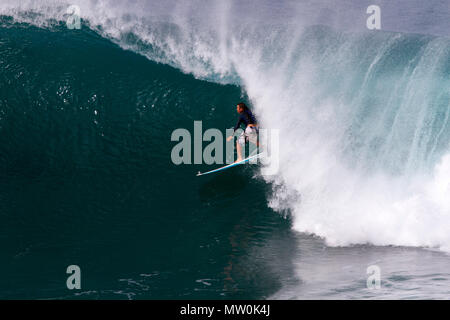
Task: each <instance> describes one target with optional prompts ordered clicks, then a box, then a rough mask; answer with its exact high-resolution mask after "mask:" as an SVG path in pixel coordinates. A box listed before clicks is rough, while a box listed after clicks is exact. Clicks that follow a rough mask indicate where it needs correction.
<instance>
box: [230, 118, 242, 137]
mask: <svg viewBox="0 0 450 320" xmlns="http://www.w3.org/2000/svg"><path fill="white" fill-rule="evenodd" d="M242 121H243V120H242V117H239V119H238V122H237V123H236V125H235V126H234V128H233V130H234V131H233V132H236V130H237V129H239V127H240V126H241V123H242ZM233 136H234V134H233V135H232V136H229V137H228V138H227V141H230V140H231V139H233Z"/></svg>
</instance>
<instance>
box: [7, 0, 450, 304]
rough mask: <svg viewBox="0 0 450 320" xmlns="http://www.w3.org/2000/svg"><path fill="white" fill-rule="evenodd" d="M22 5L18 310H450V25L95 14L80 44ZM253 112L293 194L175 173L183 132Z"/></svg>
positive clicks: (236, 171) (124, 10)
mask: <svg viewBox="0 0 450 320" xmlns="http://www.w3.org/2000/svg"><path fill="white" fill-rule="evenodd" d="M344 2H345V4H346V5H350V4H352V2H351V1H344ZM434 2H435V3H434V8H445V1H444V2H440V1H434ZM5 3H6V4H4V5H3V6H0V9H1V11H0V14H3V15H2V16H0V273H1V274H2V275H4V276H3V277H1V278H0V298H1V299H17V298H31V299H77V298H87V299H106V298H113V299H162V298H167V299H174V298H177V299H227V298H228V299H242V298H247V299H265V298H275V299H308V298H316V299H329V298H331V299H336V298H337V299H346V298H357V299H366V298H373V299H385V298H393V299H397V298H402V299H414V298H425V299H429V298H436V299H442V298H448V296H449V294H450V291H449V289H448V288H449V285H450V271H449V268H448V266H449V265H450V258H449V257H448V252H450V238H449V235H450V203H449V201H448V194H449V192H450V187H449V179H448V177H449V173H450V156H449V155H448V154H449V148H450V124H449V119H450V104H449V100H450V92H449V91H448V88H449V86H450V82H449V81H450V80H449V79H450V78H449V75H450V59H449V57H450V42H449V39H448V34H447V33H446V31H445V30H447V31H448V28H447V29H446V26H447V24H446V23H448V21H449V20H448V19H445V18H446V17H447V12H445V11H443V10H436V11H433V10H431V9H430V7H428V5H426V4H419V3H417V4H416V5H417V6H414V5H411V6H410V7H408V8H407V9H408V10H406V12H408V19H406V18H405V17H403V16H401V15H400V16H401V17H402V18H401V19H399V20H395V19H390V20H389V19H388V20H387V21H386V25H387V26H388V27H389V28H388V30H387V31H383V32H379V33H368V32H367V30H361V28H359V29H358V28H354V27H352V26H350V25H349V24H347V23H345V21H348V19H349V18H352V17H355V19H356V17H357V14H358V12H359V11H360V9H361V6H362V5H361V4H360V3H359V2H358V3H353V4H352V5H351V10H348V11H346V10H344V11H339V10H337V9H336V8H327V5H326V2H322V1H319V2H317V3H316V4H312V3H309V2H307V1H306V2H302V3H301V5H300V4H296V3H293V2H289V1H287V2H285V3H284V2H283V5H279V6H276V7H273V5H271V4H270V3H265V2H264V4H261V6H260V10H259V11H254V10H252V8H251V6H250V4H247V5H248V6H249V7H247V5H245V4H242V7H241V5H240V4H237V3H234V2H230V3H229V5H228V6H227V5H223V4H209V5H208V6H201V5H200V6H199V4H198V3H193V4H192V7H189V6H186V5H183V4H178V5H177V6H176V8H175V9H176V10H174V11H173V12H172V11H171V10H172V9H171V7H170V8H169V9H170V10H169V9H168V8H167V7H165V5H163V4H161V3H160V4H159V5H156V4H155V3H151V2H142V3H141V2H139V1H137V2H134V3H133V4H130V5H129V7H120V6H119V7H118V9H117V10H111V8H100V7H99V6H100V5H101V4H99V3H96V2H91V1H88V0H86V1H82V2H81V9H82V17H83V20H82V26H83V27H82V28H81V29H80V30H69V29H68V28H67V27H66V25H65V23H64V22H63V21H64V20H65V16H64V12H65V7H64V6H63V7H62V9H61V7H58V6H56V7H54V11H52V10H51V9H49V8H53V7H52V5H51V1H48V3H47V2H45V4H46V5H48V7H47V6H44V5H43V3H44V2H42V3H40V4H36V6H35V7H32V8H31V9H30V8H21V10H22V11H21V10H16V11H14V10H13V11H10V9H9V7H8V6H12V7H13V8H14V6H15V4H14V2H11V3H9V2H5ZM56 3H58V4H60V2H58V1H56ZM384 3H385V2H383V1H380V4H384ZM138 4H139V5H141V6H142V7H144V8H147V6H148V8H151V9H152V10H151V11H150V10H149V11H148V12H147V11H146V10H142V8H140V7H139V5H138ZM40 5H42V7H41V6H40ZM136 6H137V7H138V8H137V7H136ZM362 7H364V6H362ZM195 8H197V10H195ZM44 9H45V10H44ZM100 9H101V10H100ZM294 9H295V10H294ZM390 9H392V10H391V11H390V12H391V13H390V15H391V16H392V15H393V13H392V12H396V13H399V12H405V11H402V10H400V9H401V6H399V7H395V6H394V7H391V8H390ZM333 10H335V11H336V10H337V13H338V16H340V15H343V16H344V17H345V19H344V20H343V21H342V23H337V21H336V20H329V19H328V18H329V17H330V15H331V16H333V12H334V11H333ZM430 10H431V11H430ZM168 11H169V12H170V13H168ZM423 12H428V14H429V15H430V16H431V17H434V19H431V20H426V19H425V20H424V19H423V18H422V16H423V15H421V13H423ZM150 13H151V14H150ZM204 13H208V15H207V16H208V17H209V18H208V19H200V20H196V18H198V16H200V17H201V18H202V17H203V18H204V17H205V15H203V14H204ZM240 13H241V14H243V13H247V14H248V16H247V19H246V20H245V24H243V25H238V24H235V23H233V22H232V21H233V19H231V17H232V16H233V15H239V14H240ZM334 13H336V12H334ZM296 14H299V15H301V14H303V15H305V16H307V17H309V20H308V19H306V18H305V19H306V20H308V21H309V24H305V23H304V21H300V20H299V19H297V16H296ZM186 17H190V18H186ZM411 17H412V18H411ZM280 18H283V19H280ZM358 19H360V20H361V21H364V19H363V18H357V19H356V20H355V21H359V20H358ZM306 20H305V21H306ZM327 21H328V24H329V25H326V24H327V23H326V22H327ZM318 22H320V24H319V25H317V24H316V23H318ZM400 22H402V23H400ZM252 25H253V27H252ZM420 26H421V27H420ZM355 29H356V30H355ZM362 29H364V28H362ZM419 31H420V32H419ZM239 101H246V102H248V103H249V105H251V107H252V109H253V110H254V111H255V113H256V114H257V116H258V118H259V119H260V120H261V123H262V124H263V126H264V127H266V128H274V129H280V132H281V140H280V154H279V158H280V168H279V170H278V171H277V173H276V174H274V175H272V176H264V175H262V174H261V171H260V169H261V166H260V165H251V166H240V167H236V168H233V169H230V170H227V171H226V172H224V173H222V174H215V175H208V176H205V177H196V176H195V175H196V173H197V172H198V171H202V172H203V171H207V170H211V169H213V168H215V167H216V166H215V165H211V166H209V165H205V164H202V165H178V166H177V165H174V164H173V162H172V160H171V157H170V154H171V150H172V148H173V146H174V145H175V142H172V141H171V140H170V137H171V134H172V132H173V131H174V130H175V129H177V128H186V129H188V130H189V131H191V132H193V126H194V121H198V120H201V121H203V123H202V125H203V129H204V130H206V129H207V128H218V129H220V130H222V131H223V132H224V131H225V129H227V128H230V127H232V126H233V125H234V124H235V120H236V111H235V104H236V102H239ZM73 264H75V265H78V266H80V268H81V272H82V284H81V286H82V289H81V290H75V291H70V290H68V289H67V287H66V279H67V277H68V275H67V274H66V268H67V267H68V266H69V265H73ZM371 265H377V266H379V267H380V268H381V275H382V278H381V283H382V288H381V290H378V291H377V290H375V291H374V290H369V289H368V288H367V286H366V280H367V277H368V275H367V267H368V266H371Z"/></svg>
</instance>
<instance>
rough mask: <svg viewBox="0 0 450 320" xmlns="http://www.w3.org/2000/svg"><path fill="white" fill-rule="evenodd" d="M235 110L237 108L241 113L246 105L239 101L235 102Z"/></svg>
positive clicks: (245, 108)
mask: <svg viewBox="0 0 450 320" xmlns="http://www.w3.org/2000/svg"><path fill="white" fill-rule="evenodd" d="M236 110H237V112H238V113H242V112H244V111H245V110H247V106H246V105H245V103H243V102H239V103H238V104H237V106H236Z"/></svg>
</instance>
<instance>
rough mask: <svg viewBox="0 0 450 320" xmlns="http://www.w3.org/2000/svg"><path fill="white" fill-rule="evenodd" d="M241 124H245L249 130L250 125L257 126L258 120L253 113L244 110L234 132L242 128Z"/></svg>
mask: <svg viewBox="0 0 450 320" xmlns="http://www.w3.org/2000/svg"><path fill="white" fill-rule="evenodd" d="M241 123H243V124H245V127H246V128H247V126H248V125H249V124H255V125H256V118H255V117H254V116H253V113H252V112H251V111H250V110H249V109H246V110H244V111H243V112H242V113H241V114H240V115H239V119H238V122H237V123H236V125H235V126H234V131H236V130H237V129H239V127H240V126H241ZM255 129H256V130H258V129H257V128H255Z"/></svg>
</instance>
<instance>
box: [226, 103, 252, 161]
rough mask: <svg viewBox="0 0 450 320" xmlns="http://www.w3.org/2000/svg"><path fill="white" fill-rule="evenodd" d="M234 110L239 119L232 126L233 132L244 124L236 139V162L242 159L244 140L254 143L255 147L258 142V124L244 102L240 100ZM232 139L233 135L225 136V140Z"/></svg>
mask: <svg viewBox="0 0 450 320" xmlns="http://www.w3.org/2000/svg"><path fill="white" fill-rule="evenodd" d="M236 110H237V112H238V113H239V119H238V122H237V123H236V125H235V126H234V132H236V130H237V129H239V128H240V126H241V124H244V125H245V130H244V132H242V133H241V135H240V136H239V138H238V140H237V141H236V149H237V154H238V158H237V160H236V162H239V161H242V159H243V158H242V147H243V146H244V145H245V143H246V142H251V143H253V144H255V145H256V146H257V147H258V146H259V143H258V124H257V122H256V118H255V117H254V116H253V114H252V112H251V111H250V109H249V108H248V107H247V106H246V105H245V103H243V102H240V103H238V104H237V106H236ZM231 139H233V135H232V136H229V137H228V138H227V141H230V140H231Z"/></svg>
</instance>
